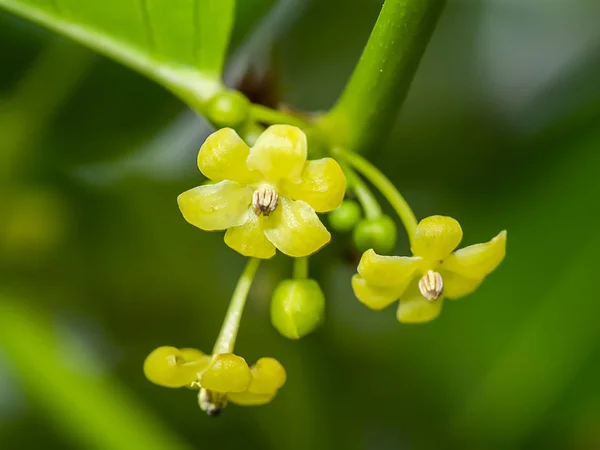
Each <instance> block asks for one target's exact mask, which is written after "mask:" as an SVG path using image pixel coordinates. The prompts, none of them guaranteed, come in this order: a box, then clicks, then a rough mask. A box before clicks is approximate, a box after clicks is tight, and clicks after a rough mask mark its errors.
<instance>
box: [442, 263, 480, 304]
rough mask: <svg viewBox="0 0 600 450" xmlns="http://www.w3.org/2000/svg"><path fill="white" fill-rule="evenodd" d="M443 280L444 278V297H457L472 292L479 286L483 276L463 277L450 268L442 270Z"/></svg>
mask: <svg viewBox="0 0 600 450" xmlns="http://www.w3.org/2000/svg"><path fill="white" fill-rule="evenodd" d="M439 272H440V275H441V276H442V280H444V291H443V293H444V297H448V298H451V299H457V298H460V297H464V296H465V295H468V294H470V293H471V292H473V291H474V290H475V289H477V288H478V287H479V285H480V284H481V282H482V281H483V278H479V279H473V278H467V277H463V276H462V275H459V274H457V273H455V272H450V271H449V270H440V271H439Z"/></svg>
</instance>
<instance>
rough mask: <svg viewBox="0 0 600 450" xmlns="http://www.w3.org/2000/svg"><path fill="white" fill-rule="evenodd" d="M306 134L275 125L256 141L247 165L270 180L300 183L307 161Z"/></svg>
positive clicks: (291, 128) (299, 130)
mask: <svg viewBox="0 0 600 450" xmlns="http://www.w3.org/2000/svg"><path fill="white" fill-rule="evenodd" d="M306 153H307V145H306V135H305V134H304V132H303V131H302V130H301V129H300V128H297V127H293V126H291V125H272V126H270V127H269V128H267V129H266V130H265V131H264V132H263V133H262V134H261V135H260V136H259V137H258V139H257V140H256V143H255V144H254V147H252V148H251V149H250V155H249V156H248V159H247V162H248V167H249V168H250V170H258V171H260V172H261V173H262V174H263V175H264V176H265V177H266V178H267V179H268V180H269V181H272V182H275V183H277V182H279V180H281V179H287V180H290V181H292V182H298V181H300V176H301V174H302V170H303V169H304V163H305V162H306Z"/></svg>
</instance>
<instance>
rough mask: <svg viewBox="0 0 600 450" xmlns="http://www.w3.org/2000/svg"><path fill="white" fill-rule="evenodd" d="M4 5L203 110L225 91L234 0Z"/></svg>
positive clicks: (32, 0)
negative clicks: (163, 87) (152, 80)
mask: <svg viewBox="0 0 600 450" xmlns="http://www.w3.org/2000/svg"><path fill="white" fill-rule="evenodd" d="M0 7H3V8H5V9H7V10H8V11H10V12H12V13H14V14H16V15H19V16H22V17H24V18H26V19H28V20H31V21H33V22H36V23H38V24H40V25H42V26H45V27H47V28H49V29H51V30H53V31H55V32H57V33H60V34H63V35H65V36H67V37H69V38H71V39H73V40H75V41H78V42H80V43H82V44H84V45H86V46H88V47H90V48H92V49H94V50H96V51H98V52H100V53H102V54H104V55H106V56H108V57H110V58H113V59H115V60H117V61H119V62H121V63H123V64H125V65H127V66H129V67H131V68H133V69H135V70H138V71H139V72H142V73H143V74H145V75H146V76H148V77H150V78H152V79H154V80H156V81H157V82H159V83H161V84H163V85H164V86H166V87H168V88H169V89H171V90H172V91H173V92H175V93H177V94H178V95H179V96H181V97H182V98H183V99H184V100H185V101H186V102H187V103H189V104H190V105H191V106H194V107H196V108H198V109H202V105H203V103H204V102H205V101H206V100H207V99H208V98H210V97H211V96H212V95H213V94H214V93H215V92H217V91H218V90H220V89H222V84H221V81H220V76H221V72H222V70H223V62H224V59H225V54H226V51H227V46H228V44H229V36H230V34H231V30H232V27H233V22H234V12H235V0H186V1H185V2H179V3H177V5H174V4H173V3H172V2H169V1H167V0H87V1H85V2H80V1H76V0H0Z"/></svg>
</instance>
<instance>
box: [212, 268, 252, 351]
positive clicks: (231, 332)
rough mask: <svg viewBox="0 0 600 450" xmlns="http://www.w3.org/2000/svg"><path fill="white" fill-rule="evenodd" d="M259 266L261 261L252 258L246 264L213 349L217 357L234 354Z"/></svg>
mask: <svg viewBox="0 0 600 450" xmlns="http://www.w3.org/2000/svg"><path fill="white" fill-rule="evenodd" d="M259 265H260V259H258V258H251V259H249V260H248V262H247V263H246V267H245V268H244V271H243V272H242V275H241V276H240V279H239V280H238V283H237V286H236V287H235V291H233V295H232V296H231V301H230V303H229V308H228V309H227V314H226V315H225V320H223V325H222V326H221V331H220V333H219V337H218V338H217V342H215V346H214V348H213V354H215V355H217V354H220V353H231V352H233V347H234V346H235V340H236V338H237V333H238V329H239V328H240V320H241V319H242V313H243V312H244V306H245V305H246V299H247V298H248V292H249V291H250V287H251V286H252V282H253V281H254V276H255V275H256V271H257V270H258V266H259Z"/></svg>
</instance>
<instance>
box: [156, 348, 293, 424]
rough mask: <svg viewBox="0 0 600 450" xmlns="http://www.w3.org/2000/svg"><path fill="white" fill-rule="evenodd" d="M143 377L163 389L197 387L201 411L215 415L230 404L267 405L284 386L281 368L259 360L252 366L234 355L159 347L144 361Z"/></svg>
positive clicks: (262, 359) (267, 360) (268, 360)
mask: <svg viewBox="0 0 600 450" xmlns="http://www.w3.org/2000/svg"><path fill="white" fill-rule="evenodd" d="M144 373H145V375H146V378H148V380H150V381H151V382H153V383H154V384H158V385H160V386H165V387H193V388H199V389H200V392H199V396H198V400H199V403H200V407H201V408H202V410H203V411H206V413H207V414H209V415H211V416H215V415H218V414H219V413H220V411H221V410H222V409H223V408H224V407H225V406H226V405H227V403H228V402H229V401H231V402H232V403H235V404H238V405H263V404H266V403H269V402H270V401H271V400H273V398H274V397H275V395H276V394H277V391H278V390H279V389H280V388H281V387H282V386H283V385H284V384H285V381H286V373H285V369H284V368H283V366H282V365H281V364H280V363H279V362H278V361H277V360H276V359H273V358H260V359H259V360H258V361H257V362H256V364H254V365H253V366H252V367H248V364H246V360H245V359H244V358H242V357H240V356H237V355H234V354H233V353H222V354H216V355H212V356H211V355H206V354H204V353H202V352H201V351H200V350H196V349H181V350H180V349H177V348H175V347H167V346H164V347H159V348H157V349H155V350H154V351H152V353H150V354H149V355H148V356H147V357H146V361H145V362H144Z"/></svg>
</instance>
